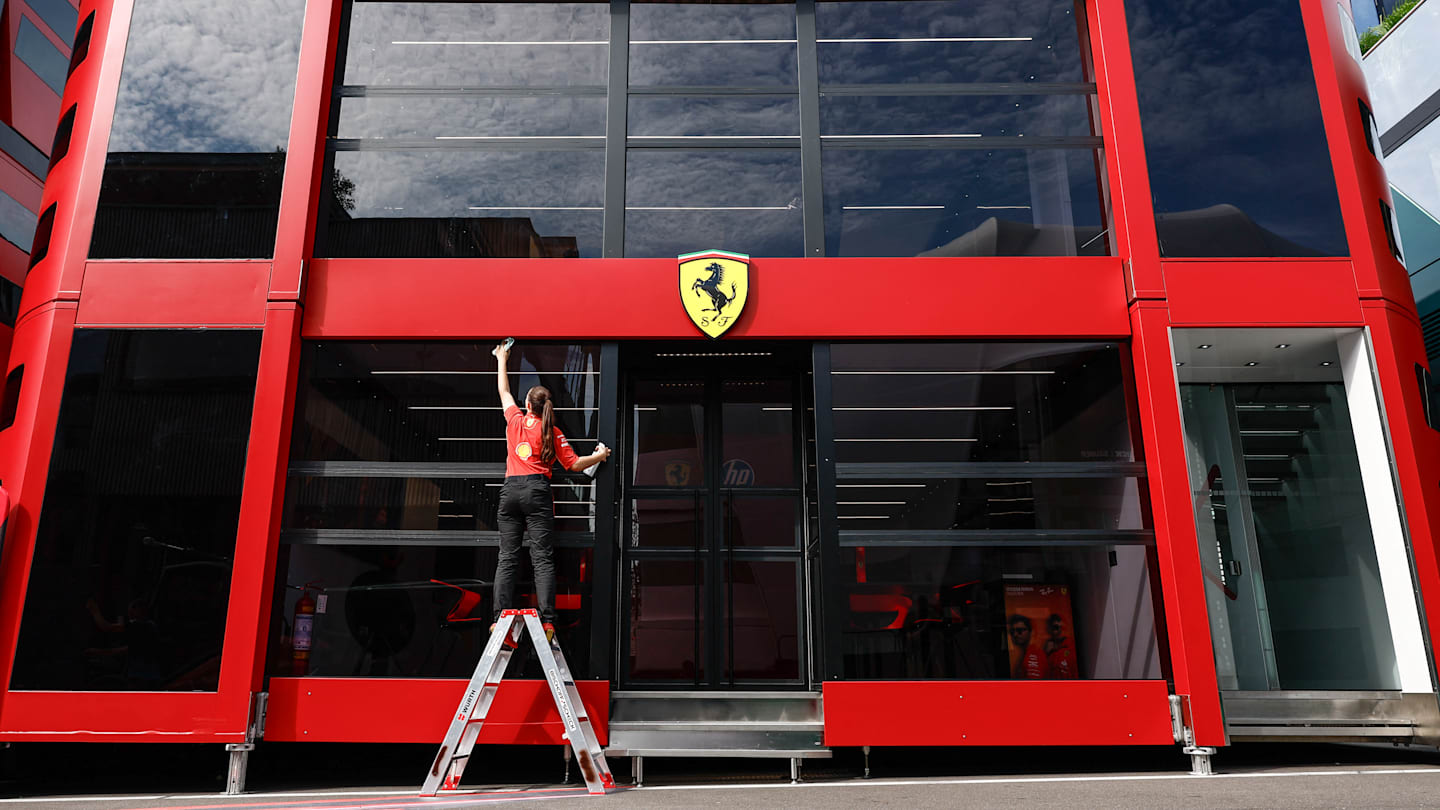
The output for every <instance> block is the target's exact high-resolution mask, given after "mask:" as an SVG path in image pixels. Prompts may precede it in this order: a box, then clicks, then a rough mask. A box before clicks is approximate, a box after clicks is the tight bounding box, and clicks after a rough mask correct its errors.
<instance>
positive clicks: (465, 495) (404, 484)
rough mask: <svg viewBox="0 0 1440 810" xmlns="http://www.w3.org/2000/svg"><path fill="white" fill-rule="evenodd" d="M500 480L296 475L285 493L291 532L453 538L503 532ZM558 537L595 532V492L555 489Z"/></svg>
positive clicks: (582, 485) (579, 486)
mask: <svg viewBox="0 0 1440 810" xmlns="http://www.w3.org/2000/svg"><path fill="white" fill-rule="evenodd" d="M502 481H503V478H502V477H500V476H496V477H493V478H443V477H433V476H423V475H417V476H400V475H397V476H394V477H384V476H365V477H358V476H355V477H352V476H343V477H341V476H337V477H325V476H318V475H292V476H291V477H290V480H289V482H288V483H287V485H286V488H285V513H284V523H283V524H282V525H283V526H284V527H285V528H286V529H361V530H366V531H405V532H414V531H425V532H434V531H442V532H443V531H452V532H461V533H464V534H466V536H467V537H469V536H473V535H474V533H475V532H494V531H498V530H499V526H498V525H497V523H496V520H495V514H496V511H497V509H498V508H499V505H500V486H501V482H502ZM551 494H552V496H553V499H554V501H555V529H556V530H557V531H559V532H593V531H594V528H595V526H594V523H595V485H594V483H593V482H590V481H589V480H588V479H587V480H585V481H580V480H572V479H557V480H555V481H553V482H552V485H551Z"/></svg>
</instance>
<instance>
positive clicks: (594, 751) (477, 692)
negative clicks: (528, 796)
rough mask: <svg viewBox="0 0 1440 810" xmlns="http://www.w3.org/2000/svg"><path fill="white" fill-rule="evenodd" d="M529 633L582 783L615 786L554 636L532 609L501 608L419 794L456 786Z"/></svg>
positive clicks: (595, 789) (598, 790) (596, 789)
mask: <svg viewBox="0 0 1440 810" xmlns="http://www.w3.org/2000/svg"><path fill="white" fill-rule="evenodd" d="M526 635H528V636H529V637H530V641H531V643H532V644H533V645H534V646H535V655H536V657H538V658H539V659H540V667H541V669H543V670H544V671H545V680H546V682H548V683H549V684H550V696H551V697H552V698H554V700H555V709H556V711H558V712H559V713H560V719H561V720H562V721H563V722H564V724H565V737H566V738H567V739H568V740H569V743H570V747H571V748H573V749H574V750H575V761H576V763H578V764H579V767H580V774H581V776H583V777H584V778H585V787H586V789H587V790H588V791H589V792H590V793H592V794H603V793H604V792H605V791H606V789H607V788H613V787H615V778H614V777H613V776H611V775H610V766H609V765H608V764H606V762H605V752H604V750H602V749H601V748H600V743H599V742H598V741H597V740H596V738H595V730H594V729H593V728H591V726H590V715H589V713H588V712H587V711H586V709H585V704H584V703H583V702H582V701H581V700H580V691H579V690H578V689H577V688H576V687H575V679H574V678H572V677H571V676H570V667H569V665H567V664H566V663H565V655H564V654H563V653H561V652H560V644H559V643H558V642H546V640H545V630H544V628H543V627H542V626H541V624H540V616H539V614H538V613H537V612H536V611H535V610H533V609H532V610H506V611H502V612H501V614H500V621H498V622H496V623H495V631H494V632H492V633H491V634H490V641H489V642H487V643H486V644H485V652H484V653H482V654H481V655H480V663H479V664H477V665H476V666H475V674H473V675H471V676H470V684H469V685H468V686H466V687H465V696H464V697H463V698H462V699H461V700H460V706H459V708H457V709H456V710H455V719H454V720H452V721H450V730H449V731H447V732H445V741H444V742H443V743H441V744H440V753H439V754H437V755H436V756H435V763H434V764H433V765H431V766H430V772H429V773H427V774H426V775H425V784H424V785H423V786H422V787H421V788H420V795H421V796H434V795H436V794H438V793H440V792H442V791H453V790H456V789H458V788H459V787H460V776H461V774H463V773H464V772H465V765H466V763H467V762H469V760H470V752H471V750H472V749H474V747H475V740H476V739H477V738H478V737H479V736H480V728H481V726H483V725H484V724H485V718H486V717H487V716H488V715H489V714H490V707H491V705H492V704H493V703H494V702H495V694H496V692H498V691H499V689H500V682H501V681H502V680H504V678H505V667H506V666H508V665H509V663H510V657H511V655H513V654H514V652H515V650H517V649H518V648H519V645H520V641H521V640H522V639H523V637H524V636H526Z"/></svg>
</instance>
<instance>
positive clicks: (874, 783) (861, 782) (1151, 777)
mask: <svg viewBox="0 0 1440 810" xmlns="http://www.w3.org/2000/svg"><path fill="white" fill-rule="evenodd" d="M1410 773H1428V774H1435V775H1440V768H1387V769H1376V770H1355V769H1347V770H1335V771H1281V772H1278V773H1272V772H1261V773H1216V774H1210V775H1208V776H1199V775H1196V774H1193V773H1156V774H1128V775H1125V776H1025V777H1014V778H1007V777H1000V778H994V777H978V778H974V779H856V780H850V781H845V782H801V783H799V784H794V785H784V784H780V785H777V784H774V783H773V782H772V783H764V782H756V783H749V784H738V785H737V784H729V785H675V786H673V787H671V786H666V785H654V786H651V787H641V788H632V790H737V789H738V790H743V789H752V790H753V789H756V788H826V787H830V788H843V787H900V786H905V785H985V784H992V785H1007V784H1009V785H1016V784H1032V783H1043V782H1153V781H1164V780H1172V779H1265V778H1279V777H1287V776H1367V775H1371V774H1375V775H1382V774H1410Z"/></svg>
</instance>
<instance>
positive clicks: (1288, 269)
mask: <svg viewBox="0 0 1440 810" xmlns="http://www.w3.org/2000/svg"><path fill="white" fill-rule="evenodd" d="M1164 266H1165V284H1166V286H1167V288H1168V290H1167V294H1168V296H1169V302H1168V303H1169V305H1170V321H1171V322H1172V323H1173V324H1175V325H1176V326H1180V325H1185V326H1197V325H1208V326H1309V325H1316V326H1318V325H1322V324H1323V325H1328V326H1341V325H1359V324H1360V322H1361V315H1360V301H1359V299H1358V298H1357V297H1356V291H1355V275H1354V272H1353V270H1352V265H1351V262H1350V260H1349V259H1244V260H1237V259H1231V260H1218V261H1217V260H1187V259H1167V260H1166V261H1165V262H1164Z"/></svg>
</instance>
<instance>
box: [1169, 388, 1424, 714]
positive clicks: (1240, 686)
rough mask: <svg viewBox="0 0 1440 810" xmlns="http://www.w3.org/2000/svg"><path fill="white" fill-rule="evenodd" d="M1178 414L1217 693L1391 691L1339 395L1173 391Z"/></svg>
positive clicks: (1388, 649)
mask: <svg viewBox="0 0 1440 810" xmlns="http://www.w3.org/2000/svg"><path fill="white" fill-rule="evenodd" d="M1327 365H1328V364H1327ZM1180 401H1181V406H1182V408H1183V411H1184V417H1185V427H1186V436H1187V440H1186V441H1187V445H1188V448H1189V456H1190V480H1191V483H1192V489H1193V494H1194V503H1195V511H1196V527H1197V530H1198V534H1199V539H1200V557H1201V563H1202V564H1203V565H1204V567H1205V577H1206V600H1207V606H1208V608H1209V613H1210V625H1211V635H1212V637H1213V641H1214V646H1215V664H1216V674H1217V676H1218V678H1219V682H1220V688H1221V689H1222V690H1230V691H1237V690H1238V691H1272V690H1355V689H1398V688H1399V682H1398V673H1397V669H1396V659H1395V649H1394V645H1393V643H1392V640H1391V632H1390V624H1389V620H1388V617H1387V614H1386V608H1385V602H1384V595H1383V593H1382V590H1381V584H1380V572H1379V564H1378V563H1377V561H1376V553H1375V545H1374V539H1373V537H1372V534H1371V528H1370V522H1369V513H1368V511H1367V509H1366V503H1365V495H1364V493H1363V490H1362V485H1361V480H1360V464H1359V461H1358V458H1357V454H1356V448H1355V436H1354V432H1353V430H1352V427H1351V422H1350V415H1349V410H1348V407H1347V404H1346V399H1345V390H1344V387H1343V385H1342V384H1341V383H1339V382H1307V383H1243V384H1242V383H1223V384H1222V383H1214V384H1203V385H1195V384H1183V385H1181V386H1180Z"/></svg>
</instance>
